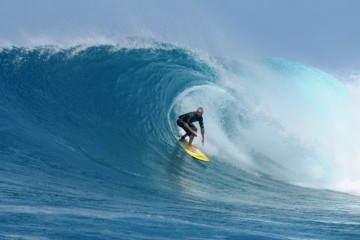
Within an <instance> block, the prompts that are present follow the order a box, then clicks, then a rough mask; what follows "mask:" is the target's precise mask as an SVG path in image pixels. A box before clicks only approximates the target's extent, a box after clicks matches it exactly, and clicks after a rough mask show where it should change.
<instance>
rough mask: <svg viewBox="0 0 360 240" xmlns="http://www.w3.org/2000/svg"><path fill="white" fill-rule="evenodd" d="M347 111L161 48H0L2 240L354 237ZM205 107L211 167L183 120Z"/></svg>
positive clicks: (337, 94) (312, 75) (358, 182)
mask: <svg viewBox="0 0 360 240" xmlns="http://www.w3.org/2000/svg"><path fill="white" fill-rule="evenodd" d="M357 103H358V101H357V99H356V97H355V96H353V94H352V93H351V91H349V89H348V87H347V86H346V85H344V84H343V83H341V82H340V81H338V80H337V79H335V78H334V77H332V76H331V75H329V74H327V73H325V72H323V71H321V70H319V69H316V68H314V67H311V66H306V65H304V64H301V63H296V62H291V61H287V60H284V59H263V60H258V61H253V62H248V61H239V60H233V59H223V58H212V57H209V56H206V55H204V54H200V53H197V52H196V51H190V50H188V49H183V48H180V47H177V46H174V45H171V44H168V43H161V42H151V43H147V44H143V45H142V44H140V45H137V44H133V45H131V44H130V45H124V44H118V45H116V44H114V45H92V46H77V47H72V48H66V49H62V48H60V47H56V46H39V47H34V48H17V47H11V48H3V49H2V50H1V51H0V109H1V111H0V139H1V141H0V238H1V239H360V197H359V195H360V187H359V186H360V177H359V170H360V164H359V163H360V158H359V156H360V153H359V147H358V146H359V140H358V139H357V138H358V136H359V135H358V134H359V132H360V131H359V127H358V123H359V119H360V118H359V114H358V113H357V112H358V111H357V108H356V107H357V106H358V105H357ZM199 106H202V107H203V108H204V110H205V111H204V124H205V129H206V133H205V145H204V146H203V147H202V146H201V142H200V139H199V138H197V139H195V141H194V144H196V145H197V146H200V147H201V149H202V150H203V151H204V152H205V153H206V154H207V155H208V157H209V159H210V162H207V163H203V162H199V161H196V160H194V159H192V158H191V157H189V156H188V155H186V154H185V153H184V151H183V150H182V148H181V147H180V146H179V144H178V143H177V140H176V138H175V135H177V134H178V133H179V129H178V128H177V126H176V123H175V122H176V118H177V116H178V115H180V114H182V113H185V112H188V111H194V110H195V109H196V108H197V107H199Z"/></svg>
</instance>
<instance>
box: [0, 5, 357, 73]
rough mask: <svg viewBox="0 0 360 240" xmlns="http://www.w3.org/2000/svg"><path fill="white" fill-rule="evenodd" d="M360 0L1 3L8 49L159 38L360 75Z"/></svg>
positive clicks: (1, 31)
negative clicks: (131, 38)
mask: <svg viewBox="0 0 360 240" xmlns="http://www.w3.org/2000/svg"><path fill="white" fill-rule="evenodd" d="M359 9H360V1H356V0H301V1H300V0H298V1H295V0H248V1H241V0H227V1H223V0H183V1H180V0H178V1H176V0H175V1H170V0H166V1H165V0H152V1H151V0H142V1H141V0H129V1H110V0H97V1H96V0H78V1H76V0H29V1H21V0H0V45H1V46H9V45H18V46H28V45H42V44H65V45H66V44H70V45H71V44H79V43H82V42H84V43H86V42H87V41H91V40H92V39H95V40H98V41H100V42H101V41H102V40H104V39H111V40H112V41H115V42H116V41H119V40H121V39H124V38H127V37H133V36H138V37H152V38H155V39H157V40H159V41H167V42H172V43H175V44H180V45H184V46H191V47H194V48H198V49H201V50H203V51H205V52H208V53H209V55H214V56H224V57H230V58H231V57H239V56H246V57H252V56H255V57H280V58H285V59H289V60H295V61H300V62H304V63H307V64H310V65H314V66H317V67H320V68H325V69H329V70H330V69H339V70H343V69H351V70H353V71H354V70H358V69H359V68H360V27H359V26H358V25H359V23H360V14H359V13H358V10H359Z"/></svg>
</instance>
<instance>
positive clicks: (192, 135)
mask: <svg viewBox="0 0 360 240" xmlns="http://www.w3.org/2000/svg"><path fill="white" fill-rule="evenodd" d="M189 126H190V128H191V129H192V130H194V132H197V128H196V127H195V126H194V124H191V123H190V124H189ZM189 135H190V139H189V144H188V146H189V147H191V146H192V142H193V140H194V137H195V135H194V134H189Z"/></svg>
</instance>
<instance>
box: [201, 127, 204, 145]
mask: <svg viewBox="0 0 360 240" xmlns="http://www.w3.org/2000/svg"><path fill="white" fill-rule="evenodd" d="M201 137H202V139H201V142H202V145H203V146H204V142H205V128H204V127H202V128H201Z"/></svg>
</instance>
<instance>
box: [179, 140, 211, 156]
mask: <svg viewBox="0 0 360 240" xmlns="http://www.w3.org/2000/svg"><path fill="white" fill-rule="evenodd" d="M176 138H177V140H179V139H180V137H176ZM179 143H180V145H181V147H182V148H183V149H184V150H185V151H186V153H187V154H189V155H190V156H192V157H193V158H196V159H197V160H200V161H205V162H208V161H209V159H208V158H207V157H206V156H205V154H203V153H202V152H201V151H200V150H199V149H198V148H197V147H195V146H194V145H193V146H192V147H188V146H187V145H188V141H179Z"/></svg>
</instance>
